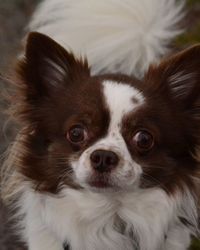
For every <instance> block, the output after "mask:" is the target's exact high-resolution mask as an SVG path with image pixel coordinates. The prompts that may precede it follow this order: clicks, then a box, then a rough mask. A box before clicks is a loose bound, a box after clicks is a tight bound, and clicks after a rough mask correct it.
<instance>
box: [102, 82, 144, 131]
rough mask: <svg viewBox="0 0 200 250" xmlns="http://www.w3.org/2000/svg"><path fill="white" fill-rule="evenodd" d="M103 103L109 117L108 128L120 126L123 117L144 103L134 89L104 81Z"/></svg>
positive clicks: (126, 85) (142, 98)
mask: <svg viewBox="0 0 200 250" xmlns="http://www.w3.org/2000/svg"><path fill="white" fill-rule="evenodd" d="M103 87H104V89H103V91H104V96H105V101H106V104H107V106H108V109H109V111H110V115H111V124H110V127H113V126H120V124H121V121H122V118H123V117H124V115H126V114H128V113H129V112H131V111H133V110H134V109H135V108H136V107H138V106H139V105H141V104H142V103H143V102H144V97H143V96H142V94H141V93H140V92H139V91H138V90H137V89H135V88H134V87H132V86H130V85H128V84H123V83H118V82H114V81H104V82H103Z"/></svg>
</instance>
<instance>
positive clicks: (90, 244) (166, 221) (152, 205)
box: [20, 189, 194, 250]
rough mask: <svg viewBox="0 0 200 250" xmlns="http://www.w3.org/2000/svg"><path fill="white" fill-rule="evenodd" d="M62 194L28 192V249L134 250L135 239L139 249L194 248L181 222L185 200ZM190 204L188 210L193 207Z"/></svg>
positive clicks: (149, 193)
mask: <svg viewBox="0 0 200 250" xmlns="http://www.w3.org/2000/svg"><path fill="white" fill-rule="evenodd" d="M62 195H63V196H62V197H60V198H58V197H57V198H56V197H53V196H48V195H42V194H39V193H34V192H33V191H30V190H29V191H28V190H27V191H26V192H25V193H24V195H23V196H22V199H21V201H20V202H22V203H21V204H23V206H22V210H21V212H22V213H24V212H25V214H26V216H25V219H24V221H23V226H24V227H25V235H26V240H27V241H28V244H29V250H47V249H48V250H60V249H62V244H63V243H64V242H65V241H67V242H68V243H70V245H71V247H72V250H102V249H105V250H133V249H137V246H136V245H135V244H136V242H135V241H132V240H131V236H132V235H136V237H135V238H136V239H138V240H139V242H140V248H139V249H140V250H160V249H164V250H172V249H174V250H175V249H176V250H177V249H181V250H185V249H186V248H187V246H188V244H189V240H190V239H189V229H187V228H186V227H184V226H183V225H181V224H180V223H179V222H178V220H177V219H178V216H179V215H180V214H179V211H180V207H181V206H182V204H181V203H182V202H181V200H182V197H181V196H180V197H176V198H172V197H171V198H170V197H169V196H168V195H167V194H166V193H165V192H164V191H163V190H161V189H147V190H138V191H136V192H134V193H133V192H132V193H115V194H110V195H109V194H107V195H106V194H100V193H93V192H89V191H76V190H72V189H64V190H63V191H62ZM189 200H190V202H189V203H188V202H187V207H190V208H192V206H193V201H192V200H191V199H187V201H189ZM182 209H183V210H184V208H182ZM190 211H191V213H192V210H190ZM181 215H183V214H181ZM193 215H194V214H191V216H193ZM189 219H190V218H189ZM122 221H123V222H124V228H123V234H122V232H120V223H121V222H122ZM165 236H168V238H167V241H166V245H165V241H164V238H165ZM182 237H184V240H183V238H182ZM178 246H179V247H178Z"/></svg>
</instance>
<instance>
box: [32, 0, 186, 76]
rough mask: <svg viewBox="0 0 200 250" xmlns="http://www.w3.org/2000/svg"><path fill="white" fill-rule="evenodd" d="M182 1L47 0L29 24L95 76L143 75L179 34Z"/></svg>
mask: <svg viewBox="0 0 200 250" xmlns="http://www.w3.org/2000/svg"><path fill="white" fill-rule="evenodd" d="M184 2H185V1H184V0H180V1H176V0H139V1H138V0H123V1H122V0H101V1H100V0H76V1H74V0H56V1H55V0H45V1H43V2H42V3H41V5H40V6H39V8H38V10H37V11H36V13H35V15H34V17H33V19H32V22H31V24H30V26H29V30H31V31H39V32H42V33H44V34H47V35H49V36H51V37H52V38H54V39H55V40H56V41H58V42H59V43H61V44H62V45H63V46H64V47H65V48H66V49H71V50H72V51H73V52H74V53H75V54H76V55H77V56H80V55H82V56H87V58H88V60H89V64H90V65H91V66H92V72H93V73H99V72H109V73H111V72H121V73H125V74H135V75H137V76H141V75H143V74H144V71H146V69H147V68H148V66H149V64H150V63H152V62H154V61H156V60H157V59H159V58H160V57H161V56H162V55H163V54H165V53H166V51H167V46H168V45H169V42H170V41H171V39H173V38H174V37H175V36H176V35H177V34H179V33H180V32H181V30H180V29H179V28H178V26H177V24H178V23H179V21H180V20H181V19H182V17H183V5H184Z"/></svg>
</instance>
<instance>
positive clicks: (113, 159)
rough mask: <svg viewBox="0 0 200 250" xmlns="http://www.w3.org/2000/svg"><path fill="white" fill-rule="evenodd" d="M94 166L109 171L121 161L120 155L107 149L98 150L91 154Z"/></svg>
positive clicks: (102, 170) (99, 169)
mask: <svg viewBox="0 0 200 250" xmlns="http://www.w3.org/2000/svg"><path fill="white" fill-rule="evenodd" d="M90 160H91V164H92V167H93V168H94V169H95V170H97V171H99V172H109V171H111V170H112V169H113V168H115V167H116V166H117V164H118V162H119V158H118V156H117V155H116V154H115V153H114V152H112V151H107V150H96V151H94V152H93V153H92V154H91V156H90Z"/></svg>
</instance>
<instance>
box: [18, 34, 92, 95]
mask: <svg viewBox="0 0 200 250" xmlns="http://www.w3.org/2000/svg"><path fill="white" fill-rule="evenodd" d="M17 71H18V73H19V76H20V79H21V80H22V81H23V84H25V85H26V87H27V90H28V92H29V93H32V94H33V95H34V94H36V95H37V96H38V95H46V94H48V93H49V92H51V91H54V90H55V89H56V88H59V87H61V86H62V87H64V86H68V85H69V84H74V83H75V82H77V81H78V80H80V79H82V78H85V77H88V76H89V75H90V70H89V68H88V64H87V61H86V60H81V59H80V60H77V59H76V58H75V57H74V56H73V54H72V53H68V52H67V51H66V50H65V49H64V48H63V47H61V46H60V45H59V44H58V43H56V42H55V41H54V40H52V39H51V38H49V37H48V36H46V35H43V34H40V33H37V32H32V33H30V34H29V36H28V38H27V44H26V50H25V56H24V58H23V59H22V60H21V61H20V62H19V64H18V68H17ZM30 90H31V91H30Z"/></svg>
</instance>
